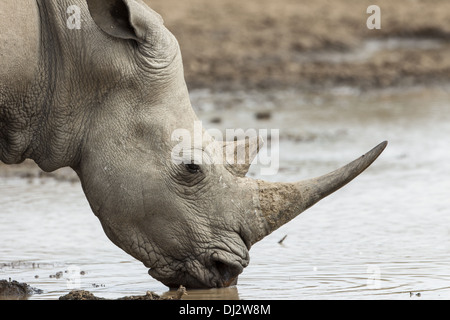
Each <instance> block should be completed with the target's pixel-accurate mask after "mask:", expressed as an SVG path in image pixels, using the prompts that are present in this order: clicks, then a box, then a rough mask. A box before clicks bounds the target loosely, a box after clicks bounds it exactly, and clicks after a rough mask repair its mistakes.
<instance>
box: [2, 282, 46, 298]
mask: <svg viewBox="0 0 450 320" xmlns="http://www.w3.org/2000/svg"><path fill="white" fill-rule="evenodd" d="M40 293H42V290H40V289H36V288H32V287H30V286H29V285H28V284H26V283H21V282H17V281H15V280H11V279H9V280H0V300H24V299H27V298H28V297H30V296H31V295H33V294H40Z"/></svg>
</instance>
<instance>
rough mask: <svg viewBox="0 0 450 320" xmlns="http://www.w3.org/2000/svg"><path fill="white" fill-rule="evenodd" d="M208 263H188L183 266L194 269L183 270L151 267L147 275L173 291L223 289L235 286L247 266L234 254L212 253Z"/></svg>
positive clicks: (245, 261)
mask: <svg viewBox="0 0 450 320" xmlns="http://www.w3.org/2000/svg"><path fill="white" fill-rule="evenodd" d="M232 256H233V257H232ZM208 261H209V262H207V263H206V262H205V263H201V262H200V261H198V260H195V261H189V262H187V263H185V264H184V265H185V266H187V265H190V266H192V265H193V266H194V267H193V268H186V269H183V270H173V269H168V267H151V268H150V269H149V270H148V273H149V275H150V276H152V277H153V278H155V279H156V280H158V281H160V282H162V283H163V284H164V285H166V286H168V287H169V288H173V289H176V288H178V287H179V286H180V285H183V286H184V287H186V288H191V289H205V288H223V287H229V286H232V285H236V284H237V278H238V276H239V274H241V273H242V271H243V270H244V267H245V266H246V265H247V260H244V261H242V259H241V258H238V257H237V256H235V255H234V254H231V253H226V254H224V253H222V252H221V253H218V252H214V253H213V254H211V255H210V259H209V260H208ZM194 270H195V271H194Z"/></svg>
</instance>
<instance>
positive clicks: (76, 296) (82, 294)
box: [59, 286, 187, 300]
mask: <svg viewBox="0 0 450 320" xmlns="http://www.w3.org/2000/svg"><path fill="white" fill-rule="evenodd" d="M184 295H187V292H186V288H185V287H183V286H180V287H179V288H178V290H177V292H176V293H175V294H174V295H170V296H160V295H158V294H156V293H154V292H152V291H147V292H146V293H145V295H142V296H125V297H121V298H118V299H115V300H180V299H181V297H182V296H184ZM59 300H108V299H105V298H101V297H97V296H95V295H94V294H93V293H91V292H89V291H85V290H72V291H71V292H69V293H68V294H66V295H64V296H61V297H59Z"/></svg>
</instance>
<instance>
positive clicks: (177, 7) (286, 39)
mask: <svg viewBox="0 0 450 320" xmlns="http://www.w3.org/2000/svg"><path fill="white" fill-rule="evenodd" d="M147 3H148V4H149V5H151V6H152V7H153V8H154V9H155V10H156V11H157V12H159V13H161V14H162V16H163V17H164V19H165V22H166V26H167V27H168V28H169V30H171V31H172V33H174V34H175V36H176V37H177V38H178V40H179V42H180V45H181V49H182V53H183V57H184V63H185V72H186V79H187V82H188V84H189V86H190V88H199V87H207V88H211V87H214V88H242V87H243V86H244V87H250V88H254V87H257V88H268V87H270V88H273V87H280V86H281V87H284V86H293V87H297V88H305V87H307V86H314V87H317V86H320V87H321V88H323V87H324V86H335V85H351V86H357V87H361V88H365V89H367V88H374V87H387V86H393V85H412V84H429V83H430V82H434V83H437V82H441V81H447V80H448V77H449V75H450V72H449V71H450V54H449V53H450V48H449V46H448V40H449V39H450V25H449V23H448V21H450V3H449V2H448V1H445V0H428V1H427V0H402V1H395V2H394V1H389V0H380V1H367V0H362V1H361V0H335V1H329V0H319V1H298V0H279V1H270V0H252V1H239V0H227V1H220V0H211V1H206V0H191V1H177V0H152V1H147ZM373 4H375V5H378V6H379V7H380V9H381V29H379V30H377V29H374V30H369V29H368V28H367V27H366V20H367V19H368V18H369V16H370V14H367V13H366V10H367V8H368V7H369V6H370V5H373Z"/></svg>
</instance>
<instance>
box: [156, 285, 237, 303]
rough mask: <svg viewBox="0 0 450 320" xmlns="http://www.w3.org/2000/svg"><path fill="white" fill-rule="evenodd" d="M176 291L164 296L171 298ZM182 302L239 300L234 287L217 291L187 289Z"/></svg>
mask: <svg viewBox="0 0 450 320" xmlns="http://www.w3.org/2000/svg"><path fill="white" fill-rule="evenodd" d="M175 292H176V290H171V291H168V292H166V293H165V294H164V295H169V296H173V295H174V294H175ZM183 300H239V293H238V289H237V287H236V286H232V287H229V288H217V289H189V290H188V292H187V295H185V296H183Z"/></svg>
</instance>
